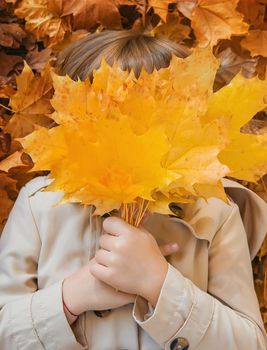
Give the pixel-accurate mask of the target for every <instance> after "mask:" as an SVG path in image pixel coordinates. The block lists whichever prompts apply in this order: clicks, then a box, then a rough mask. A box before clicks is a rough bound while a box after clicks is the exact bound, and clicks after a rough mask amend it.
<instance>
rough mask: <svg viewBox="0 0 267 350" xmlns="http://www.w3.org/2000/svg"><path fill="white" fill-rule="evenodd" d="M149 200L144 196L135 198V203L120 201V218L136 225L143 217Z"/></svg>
mask: <svg viewBox="0 0 267 350" xmlns="http://www.w3.org/2000/svg"><path fill="white" fill-rule="evenodd" d="M148 204H149V201H148V200H146V199H144V198H140V197H139V198H137V200H136V202H135V203H122V206H121V218H122V219H123V220H125V221H126V222H128V223H129V224H131V225H133V226H135V227H138V226H139V224H140V222H141V220H142V219H143V217H144V215H145V213H146V211H147V208H148Z"/></svg>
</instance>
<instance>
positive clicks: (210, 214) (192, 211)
mask: <svg viewBox="0 0 267 350" xmlns="http://www.w3.org/2000/svg"><path fill="white" fill-rule="evenodd" d="M222 184H223V186H224V189H225V192H226V194H227V196H228V198H229V199H230V200H231V201H232V202H234V203H236V204H237V205H238V207H239V211H240V216H241V219H242V221H243V225H244V228H245V231H246V234H247V240H248V246H249V251H250V258H251V260H253V259H254V258H255V256H256V254H257V253H258V251H259V249H260V247H261V245H262V243H263V241H264V239H265V237H266V233H267V203H266V202H265V201H264V200H263V199H262V198H261V197H260V196H259V195H257V194H256V193H255V192H253V191H252V190H250V189H248V188H247V187H245V186H243V185H241V184H240V183H238V182H236V181H234V180H230V179H227V178H223V179H222ZM179 206H180V207H181V208H182V212H183V216H182V218H179V217H174V218H172V220H174V221H178V222H180V223H181V224H183V225H184V226H186V228H187V229H189V230H190V231H191V233H192V234H193V235H194V236H195V237H196V238H198V239H206V240H207V241H208V244H209V246H210V245H211V242H212V240H213V237H214V236H215V234H216V232H217V229H218V226H220V223H223V222H224V221H225V219H227V217H228V215H229V214H230V211H231V207H232V206H231V205H229V206H228V210H227V207H225V205H224V202H223V201H222V200H220V199H218V198H209V199H208V201H207V202H206V201H205V200H204V199H202V198H199V199H198V200H197V201H196V202H195V203H193V204H181V203H179ZM223 206H224V210H222V207H223ZM226 206H227V204H226Z"/></svg>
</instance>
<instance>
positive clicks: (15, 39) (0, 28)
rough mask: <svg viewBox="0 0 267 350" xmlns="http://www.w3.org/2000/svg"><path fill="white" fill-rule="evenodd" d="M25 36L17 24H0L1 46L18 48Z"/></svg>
mask: <svg viewBox="0 0 267 350" xmlns="http://www.w3.org/2000/svg"><path fill="white" fill-rule="evenodd" d="M26 35H27V34H26V33H25V31H24V30H23V29H22V28H21V27H20V26H19V24H18V23H0V45H2V46H5V47H13V48H18V47H19V46H20V44H21V41H22V39H23V38H25V37H26Z"/></svg>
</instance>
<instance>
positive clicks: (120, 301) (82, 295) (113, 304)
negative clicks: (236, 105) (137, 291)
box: [63, 259, 135, 315]
mask: <svg viewBox="0 0 267 350" xmlns="http://www.w3.org/2000/svg"><path fill="white" fill-rule="evenodd" d="M93 263H94V259H92V260H90V261H89V263H88V264H86V265H85V266H83V267H81V268H80V269H79V270H77V271H76V272H74V273H73V274H72V275H70V276H69V277H67V278H65V280H64V283H63V298H64V301H65V303H66V305H67V306H68V308H69V309H70V311H71V312H73V313H74V314H76V315H79V314H81V313H82V312H84V311H89V310H106V309H114V308H117V307H120V306H123V305H127V304H130V303H133V302H134V298H135V296H134V295H131V294H126V293H123V292H117V291H116V290H115V289H114V288H112V287H111V286H109V285H107V284H106V283H104V282H102V281H100V280H98V279H96V278H95V277H94V276H93V275H92V274H91V273H90V266H91V265H92V264H93Z"/></svg>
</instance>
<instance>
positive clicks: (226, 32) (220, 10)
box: [177, 0, 248, 47]
mask: <svg viewBox="0 0 267 350" xmlns="http://www.w3.org/2000/svg"><path fill="white" fill-rule="evenodd" d="M237 3H238V0H180V1H178V4H177V6H178V9H179V10H180V11H181V12H182V13H183V14H184V15H185V16H186V17H188V18H190V19H191V21H192V28H193V29H194V33H195V35H196V37H197V40H198V42H199V45H200V46H202V47H203V46H206V45H208V44H209V45H211V46H214V45H216V44H217V43H218V41H219V40H220V39H229V38H230V37H231V36H232V35H242V34H245V33H246V32H247V31H248V25H247V24H246V23H245V22H243V15H242V14H241V13H239V12H237V11H236V6H237Z"/></svg>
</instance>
